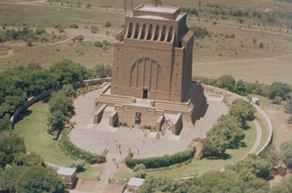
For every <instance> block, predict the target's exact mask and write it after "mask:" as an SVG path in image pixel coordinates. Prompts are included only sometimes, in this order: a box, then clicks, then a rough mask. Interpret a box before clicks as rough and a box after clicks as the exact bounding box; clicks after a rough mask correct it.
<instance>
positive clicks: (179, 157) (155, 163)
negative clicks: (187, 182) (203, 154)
mask: <svg viewBox="0 0 292 193" xmlns="http://www.w3.org/2000/svg"><path fill="white" fill-rule="evenodd" d="M194 152H195V149H187V150H185V151H181V152H178V153H176V154H173V155H164V156H162V157H151V158H144V159H133V154H132V153H129V155H128V156H127V157H126V158H125V163H126V165H127V166H128V167H129V168H134V167H135V166H136V165H138V164H143V165H144V166H145V167H146V168H160V167H167V166H170V165H173V164H176V163H181V162H184V161H186V160H188V159H192V158H193V156H194Z"/></svg>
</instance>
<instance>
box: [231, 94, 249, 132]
mask: <svg viewBox="0 0 292 193" xmlns="http://www.w3.org/2000/svg"><path fill="white" fill-rule="evenodd" d="M229 114H230V115H232V116H235V117H237V119H238V121H239V122H240V123H241V126H242V128H245V127H246V126H247V123H246V121H247V120H253V119H254V114H255V109H254V107H253V106H252V105H251V104H250V103H249V102H247V101H245V100H243V99H236V100H234V102H233V104H232V106H231V107H230V109H229Z"/></svg>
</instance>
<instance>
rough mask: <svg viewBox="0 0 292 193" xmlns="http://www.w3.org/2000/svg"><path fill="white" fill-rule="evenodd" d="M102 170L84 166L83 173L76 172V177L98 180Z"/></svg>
mask: <svg viewBox="0 0 292 193" xmlns="http://www.w3.org/2000/svg"><path fill="white" fill-rule="evenodd" d="M101 173H102V170H101V169H100V168H96V167H91V166H90V165H88V164H86V165H85V166H84V171H83V172H78V173H77V174H76V176H77V177H78V178H86V179H90V180H98V179H99V177H100V176H101Z"/></svg>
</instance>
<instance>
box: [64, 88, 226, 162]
mask: <svg viewBox="0 0 292 193" xmlns="http://www.w3.org/2000/svg"><path fill="white" fill-rule="evenodd" d="M102 90H103V89H99V90H95V91H91V92H89V93H87V94H85V95H84V96H79V97H78V98H77V99H76V100H75V101H74V106H75V112H76V115H75V116H74V117H73V118H72V119H71V121H75V122H76V125H75V127H74V129H72V131H71V132H70V139H71V141H72V142H73V143H74V144H75V145H76V146H78V147H80V148H82V149H85V150H87V151H90V152H93V153H98V154H100V153H101V152H102V151H104V150H105V149H108V151H109V153H111V154H116V155H119V154H120V152H119V151H120V150H121V153H122V155H124V156H126V155H127V152H128V150H129V148H131V150H132V151H133V152H134V157H135V158H144V157H153V156H162V155H164V154H169V155H172V154H174V153H177V152H179V151H182V150H185V149H186V148H187V147H188V146H189V145H190V143H191V142H192V140H193V139H195V138H205V137H206V132H207V131H208V130H209V129H210V128H211V127H212V126H213V124H214V123H216V120H217V118H219V117H220V116H221V115H222V114H226V113H227V112H228V108H227V107H226V106H225V105H224V104H223V102H222V101H221V98H218V97H210V98H208V96H207V98H208V107H207V111H206V113H205V115H204V117H203V118H201V119H200V120H199V121H197V123H196V126H195V127H193V128H183V130H182V132H181V134H180V135H179V136H175V135H172V134H170V133H167V134H166V135H165V136H161V138H160V139H156V133H151V132H150V131H149V130H145V131H143V130H141V129H139V128H132V129H130V128H125V127H122V128H113V127H110V126H107V124H106V123H101V124H97V125H94V124H92V123H93V113H94V111H93V107H94V105H93V103H94V99H95V98H96V97H97V96H99V95H100V93H101V92H102ZM111 110H112V109H111V108H109V111H111ZM116 144H120V146H121V148H120V149H118V148H117V147H116V146H117V145H116ZM138 150H139V153H138Z"/></svg>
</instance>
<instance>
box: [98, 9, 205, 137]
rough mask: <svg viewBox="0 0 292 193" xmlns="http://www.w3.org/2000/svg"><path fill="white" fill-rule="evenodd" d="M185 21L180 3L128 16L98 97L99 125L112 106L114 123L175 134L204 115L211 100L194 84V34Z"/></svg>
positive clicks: (118, 35) (136, 12) (136, 11)
mask: <svg viewBox="0 0 292 193" xmlns="http://www.w3.org/2000/svg"><path fill="white" fill-rule="evenodd" d="M186 19H187V15H186V13H182V12H180V8H179V7H154V6H151V5H140V6H138V7H136V8H135V9H134V11H133V13H130V14H128V15H127V16H126V19H125V28H124V29H123V30H122V31H121V32H119V33H118V34H117V35H116V41H115V49H114V58H113V67H112V82H111V86H110V87H109V89H108V90H106V91H105V92H104V93H103V94H101V96H100V97H98V98H97V99H96V103H95V106H96V108H97V109H98V111H97V112H96V116H95V123H98V122H99V121H100V119H101V117H102V115H103V114H104V111H106V110H105V109H106V108H107V107H108V106H111V107H114V108H113V109H112V112H111V113H110V120H109V121H110V124H114V123H115V122H117V121H119V122H121V123H127V124H128V125H133V124H140V125H148V126H153V127H155V128H156V130H157V131H160V130H161V128H162V129H166V128H168V129H169V130H171V131H172V133H174V134H179V132H180V130H181V128H182V127H183V124H185V123H187V122H191V123H194V122H195V121H196V120H197V119H198V118H199V117H200V115H201V112H202V109H203V107H204V105H205V104H206V98H205V96H204V93H203V88H202V86H201V85H200V84H199V83H195V82H192V58H193V32H192V31H191V30H189V29H188V27H187V25H186ZM165 123H167V124H168V126H166V125H165Z"/></svg>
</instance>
